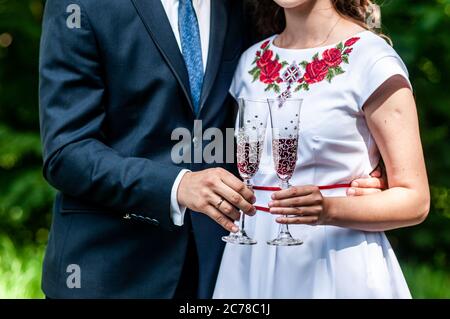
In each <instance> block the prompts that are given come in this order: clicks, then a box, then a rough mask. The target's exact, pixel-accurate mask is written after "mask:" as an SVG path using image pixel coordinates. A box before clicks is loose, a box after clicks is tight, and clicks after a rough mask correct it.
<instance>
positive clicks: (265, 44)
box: [261, 40, 270, 50]
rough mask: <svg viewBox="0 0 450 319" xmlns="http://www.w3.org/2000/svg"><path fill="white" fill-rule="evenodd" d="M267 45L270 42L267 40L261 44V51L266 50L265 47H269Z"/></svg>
mask: <svg viewBox="0 0 450 319" xmlns="http://www.w3.org/2000/svg"><path fill="white" fill-rule="evenodd" d="M269 43H270V40H267V41H266V42H264V43H263V44H261V49H263V50H264V49H265V48H267V46H268V45H269Z"/></svg>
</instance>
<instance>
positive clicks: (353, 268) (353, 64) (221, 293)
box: [214, 31, 411, 298]
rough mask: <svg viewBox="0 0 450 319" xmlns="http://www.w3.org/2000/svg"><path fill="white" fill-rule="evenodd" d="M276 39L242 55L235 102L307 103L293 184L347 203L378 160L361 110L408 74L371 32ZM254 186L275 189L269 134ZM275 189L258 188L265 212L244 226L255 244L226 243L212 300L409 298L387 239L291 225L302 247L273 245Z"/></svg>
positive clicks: (234, 89) (373, 234)
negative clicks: (310, 45)
mask: <svg viewBox="0 0 450 319" xmlns="http://www.w3.org/2000/svg"><path fill="white" fill-rule="evenodd" d="M274 38H275V36H273V37H271V38H269V39H268V40H266V41H263V42H261V43H258V44H256V45H254V46H253V47H252V48H250V49H249V50H247V51H246V52H245V53H244V55H243V56H242V58H241V61H240V63H239V66H238V69H237V71H236V75H235V78H234V81H233V84H232V87H231V90H230V92H231V94H232V95H233V96H234V97H236V98H237V97H245V98H253V99H261V98H268V97H277V96H279V95H280V94H284V95H288V96H289V95H290V96H292V97H298V98H303V99H304V102H303V107H302V111H301V113H300V133H299V151H298V162H297V166H296V170H295V173H294V176H293V178H292V179H291V184H293V185H308V184H312V185H318V186H329V185H336V184H339V185H341V186H331V189H326V190H323V191H322V193H323V195H324V196H346V195H345V194H346V188H345V187H344V186H342V184H344V185H345V184H348V183H350V182H351V181H352V180H353V179H355V178H359V177H367V176H368V175H369V174H370V172H371V171H372V170H373V169H374V168H375V167H376V166H377V165H378V163H379V160H380V154H379V151H378V149H377V146H376V143H375V141H374V140H373V137H372V136H371V134H370V131H369V129H368V127H367V123H366V121H365V117H364V111H363V109H362V106H363V105H364V103H365V102H366V100H367V99H368V98H369V97H370V96H371V95H372V93H373V92H374V91H375V90H376V89H377V88H378V87H379V86H380V85H381V84H382V83H384V82H385V81H386V80H387V79H388V78H390V77H391V76H393V75H401V76H403V77H405V78H406V79H407V78H408V74H407V70H406V67H405V65H404V64H403V62H402V60H401V59H400V57H399V56H398V55H397V54H396V52H395V51H394V50H393V49H392V48H391V47H390V46H389V45H388V44H387V43H386V42H385V41H384V40H383V39H381V38H380V37H378V36H377V35H375V34H373V33H371V32H369V31H366V32H362V33H359V34H358V35H356V36H355V37H353V38H350V39H348V40H346V41H343V42H341V43H339V44H336V45H332V46H326V47H322V48H314V49H303V50H294V49H282V48H278V47H276V46H275V45H274V43H273V39H274ZM253 184H254V185H258V186H278V180H277V178H276V175H275V173H274V168H273V164H272V158H271V146H270V129H268V130H267V136H266V143H265V150H264V153H263V157H262V160H261V165H260V170H259V172H258V173H257V175H256V176H255V177H254V179H253ZM270 195H271V192H270V191H256V197H257V204H256V205H258V206H260V207H262V208H261V209H262V211H258V213H257V214H256V216H254V217H250V218H248V217H247V219H246V221H247V223H246V230H247V232H248V233H249V235H250V236H252V237H253V238H255V239H256V240H258V244H257V245H255V246H237V245H232V244H227V245H226V248H225V251H224V254H223V259H222V263H221V267H220V271H219V275H218V279H217V283H216V287H215V292H214V298H411V295H410V292H409V289H408V286H407V284H406V282H405V279H404V277H403V274H402V271H401V269H400V266H399V264H398V262H397V259H396V257H395V254H394V252H393V250H392V248H391V246H390V244H389V242H388V240H387V238H386V236H385V234H384V233H382V232H363V231H358V230H352V229H347V228H340V227H334V226H306V225H295V226H290V230H291V233H292V235H293V236H294V237H297V238H301V239H303V241H304V244H303V245H301V246H295V247H273V246H268V245H267V244H266V241H267V240H269V239H273V238H274V237H276V235H277V233H278V229H279V226H278V225H277V224H276V223H275V216H272V215H270V214H268V213H267V212H264V211H263V209H264V207H267V203H268V202H269V200H270Z"/></svg>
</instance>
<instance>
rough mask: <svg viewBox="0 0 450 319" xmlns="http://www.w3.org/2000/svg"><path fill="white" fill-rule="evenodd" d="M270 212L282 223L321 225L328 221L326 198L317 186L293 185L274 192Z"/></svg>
mask: <svg viewBox="0 0 450 319" xmlns="http://www.w3.org/2000/svg"><path fill="white" fill-rule="evenodd" d="M269 208H270V213H271V214H274V215H289V217H286V216H280V217H278V218H277V222H278V223H280V224H306V225H320V224H324V223H326V219H327V216H326V210H325V209H324V198H323V196H322V193H321V192H320V190H319V187H317V186H293V187H290V188H289V189H285V190H281V191H278V192H275V193H273V194H272V201H271V202H269Z"/></svg>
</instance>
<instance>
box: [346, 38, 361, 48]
mask: <svg viewBox="0 0 450 319" xmlns="http://www.w3.org/2000/svg"><path fill="white" fill-rule="evenodd" d="M358 40H359V38H358V37H355V38H351V39H348V40H347V41H345V44H344V46H346V47H350V46H352V45H353V44H355V43H356V42H357V41H358Z"/></svg>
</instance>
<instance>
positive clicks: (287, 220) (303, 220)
mask: <svg viewBox="0 0 450 319" xmlns="http://www.w3.org/2000/svg"><path fill="white" fill-rule="evenodd" d="M276 221H277V223H279V224H288V225H294V224H295V225H299V224H302V225H312V226H314V225H317V224H319V217H318V216H305V217H278V218H277V219H276Z"/></svg>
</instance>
